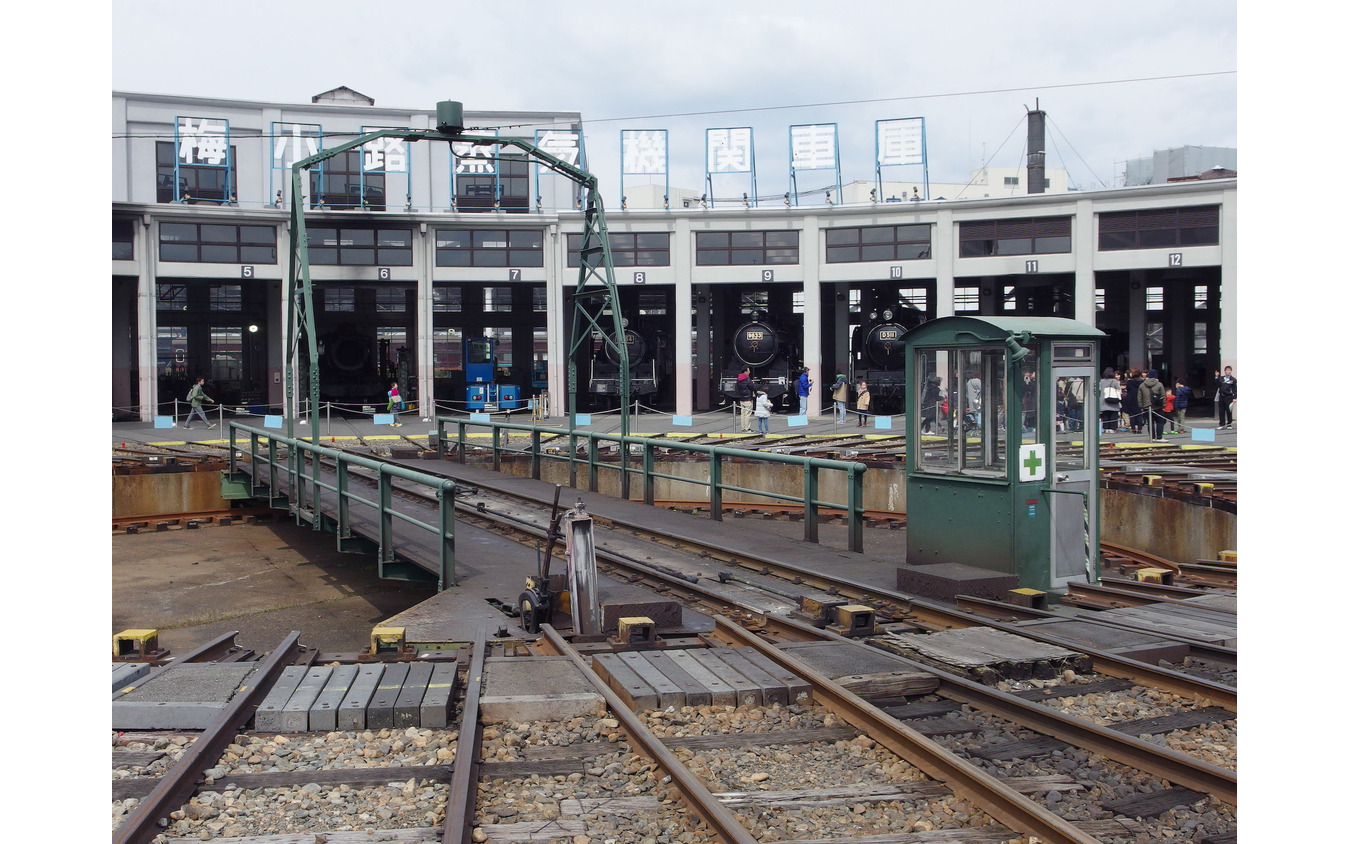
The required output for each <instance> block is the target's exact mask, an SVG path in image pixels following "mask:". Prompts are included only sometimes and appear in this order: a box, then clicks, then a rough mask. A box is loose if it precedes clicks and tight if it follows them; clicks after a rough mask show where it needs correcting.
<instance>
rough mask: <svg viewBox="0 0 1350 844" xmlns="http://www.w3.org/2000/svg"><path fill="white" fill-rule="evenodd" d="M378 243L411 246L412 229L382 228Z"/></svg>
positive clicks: (381, 244) (380, 244)
mask: <svg viewBox="0 0 1350 844" xmlns="http://www.w3.org/2000/svg"><path fill="white" fill-rule="evenodd" d="M376 243H377V245H379V246H407V247H411V246H412V231H411V230H409V229H381V230H380V231H379V239H378V240H377V241H376Z"/></svg>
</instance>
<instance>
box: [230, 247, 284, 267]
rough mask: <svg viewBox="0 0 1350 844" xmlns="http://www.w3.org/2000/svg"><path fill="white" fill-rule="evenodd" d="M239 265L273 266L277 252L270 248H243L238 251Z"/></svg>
mask: <svg viewBox="0 0 1350 844" xmlns="http://www.w3.org/2000/svg"><path fill="white" fill-rule="evenodd" d="M239 262H240V263H241V264H275V263H276V262H277V250H275V249H273V248H272V247H270V246H243V247H240V249H239Z"/></svg>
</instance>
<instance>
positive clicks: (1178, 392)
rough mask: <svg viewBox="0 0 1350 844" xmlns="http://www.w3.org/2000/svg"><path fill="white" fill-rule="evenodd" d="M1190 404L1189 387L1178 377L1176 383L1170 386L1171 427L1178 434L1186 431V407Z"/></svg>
mask: <svg viewBox="0 0 1350 844" xmlns="http://www.w3.org/2000/svg"><path fill="white" fill-rule="evenodd" d="M1190 406H1191V388H1190V387H1187V386H1186V382H1184V381H1182V380H1181V379H1180V378H1178V379H1177V385H1176V386H1175V387H1173V388H1172V427H1174V428H1176V429H1177V433H1179V434H1184V433H1186V430H1187V429H1186V408H1188V407H1190Z"/></svg>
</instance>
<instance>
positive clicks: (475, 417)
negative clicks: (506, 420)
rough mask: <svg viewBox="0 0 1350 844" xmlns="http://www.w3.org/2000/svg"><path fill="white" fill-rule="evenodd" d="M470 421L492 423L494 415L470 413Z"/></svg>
mask: <svg viewBox="0 0 1350 844" xmlns="http://www.w3.org/2000/svg"><path fill="white" fill-rule="evenodd" d="M469 421H470V422H491V421H492V414H491V413H470V414H469Z"/></svg>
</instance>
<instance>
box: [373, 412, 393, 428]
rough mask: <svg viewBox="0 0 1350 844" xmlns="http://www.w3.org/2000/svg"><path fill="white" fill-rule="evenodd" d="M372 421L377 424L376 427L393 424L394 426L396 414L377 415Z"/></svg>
mask: <svg viewBox="0 0 1350 844" xmlns="http://www.w3.org/2000/svg"><path fill="white" fill-rule="evenodd" d="M372 421H374V423H375V424H376V425H392V424H394V414H392V413H377V414H375V416H374V418H373V420H372Z"/></svg>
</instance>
